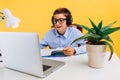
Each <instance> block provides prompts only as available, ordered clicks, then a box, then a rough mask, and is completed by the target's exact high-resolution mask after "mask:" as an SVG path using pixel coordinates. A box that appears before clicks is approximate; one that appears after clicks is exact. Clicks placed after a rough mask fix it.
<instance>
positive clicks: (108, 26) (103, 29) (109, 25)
mask: <svg viewBox="0 0 120 80" xmlns="http://www.w3.org/2000/svg"><path fill="white" fill-rule="evenodd" d="M116 22H117V21H114V22H112V23H110V24H108V25H107V26H104V27H103V28H102V29H101V30H102V31H105V30H107V29H109V28H110V27H111V26H112V25H113V24H115V23H116Z"/></svg>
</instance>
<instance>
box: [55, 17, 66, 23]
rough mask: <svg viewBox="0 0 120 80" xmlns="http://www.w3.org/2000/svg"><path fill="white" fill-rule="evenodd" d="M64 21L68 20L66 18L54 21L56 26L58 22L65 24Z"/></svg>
mask: <svg viewBox="0 0 120 80" xmlns="http://www.w3.org/2000/svg"><path fill="white" fill-rule="evenodd" d="M64 20H66V18H60V19H54V24H57V22H58V23H60V24H63V22H64Z"/></svg>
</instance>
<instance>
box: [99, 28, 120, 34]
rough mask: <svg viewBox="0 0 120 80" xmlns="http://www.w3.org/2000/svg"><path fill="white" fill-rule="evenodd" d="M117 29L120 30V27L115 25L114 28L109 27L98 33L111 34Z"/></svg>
mask: <svg viewBox="0 0 120 80" xmlns="http://www.w3.org/2000/svg"><path fill="white" fill-rule="evenodd" d="M117 30H120V27H115V28H109V29H107V30H105V31H101V32H100V34H104V35H108V34H111V33H113V32H115V31H117Z"/></svg>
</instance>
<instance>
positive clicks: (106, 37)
mask: <svg viewBox="0 0 120 80" xmlns="http://www.w3.org/2000/svg"><path fill="white" fill-rule="evenodd" d="M102 38H103V39H105V40H107V41H109V42H112V43H113V41H112V39H111V38H110V37H109V36H107V35H106V36H103V37H102Z"/></svg>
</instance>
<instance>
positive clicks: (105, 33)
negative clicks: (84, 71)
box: [71, 18, 120, 68]
mask: <svg viewBox="0 0 120 80" xmlns="http://www.w3.org/2000/svg"><path fill="white" fill-rule="evenodd" d="M88 19H89V21H90V23H91V25H92V28H90V27H87V26H85V25H79V24H77V26H79V27H82V28H83V29H85V30H87V31H88V32H87V33H86V34H85V35H83V36H81V37H79V38H77V39H75V40H74V41H73V42H72V43H71V44H73V43H74V42H76V41H78V40H81V39H84V40H86V48H87V53H88V66H90V67H94V68H102V67H104V56H105V52H106V46H108V47H109V49H110V57H109V59H108V60H109V61H110V60H111V58H112V55H113V52H114V51H113V47H112V45H111V43H113V41H112V39H111V38H110V36H109V35H110V34H111V33H113V32H115V31H118V30H120V27H115V28H111V26H112V25H113V24H115V23H116V22H117V21H114V22H112V23H110V24H108V25H107V26H103V23H102V21H100V22H99V23H98V25H96V24H95V23H94V22H93V21H92V20H91V19H90V18H88Z"/></svg>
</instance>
